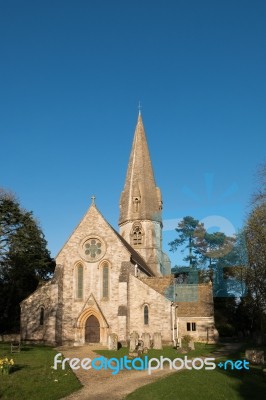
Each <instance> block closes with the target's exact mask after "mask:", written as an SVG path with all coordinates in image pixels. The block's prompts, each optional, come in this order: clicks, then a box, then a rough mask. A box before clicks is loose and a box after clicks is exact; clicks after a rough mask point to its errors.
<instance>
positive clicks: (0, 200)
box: [0, 190, 55, 332]
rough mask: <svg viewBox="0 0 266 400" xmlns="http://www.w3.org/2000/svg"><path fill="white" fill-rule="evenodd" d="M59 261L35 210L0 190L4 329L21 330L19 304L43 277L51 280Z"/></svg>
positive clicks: (0, 300) (0, 310)
mask: <svg viewBox="0 0 266 400" xmlns="http://www.w3.org/2000/svg"><path fill="white" fill-rule="evenodd" d="M54 267H55V263H54V261H53V260H52V258H51V257H50V253H49V251H48V250H47V242H46V240H45V238H44V234H43V232H42V230H41V228H40V227H39V225H38V223H37V222H36V220H35V219H34V217H33V215H32V213H31V212H28V211H26V210H23V209H22V208H21V207H20V205H19V203H18V201H17V200H16V199H15V197H14V196H12V195H10V194H9V193H7V192H4V191H3V190H2V191H1V192H0V290H1V296H0V329H1V331H2V332H3V331H15V330H19V315H20V308H19V303H20V302H21V301H22V300H23V299H24V298H25V297H27V296H28V295H29V294H31V293H32V292H33V291H34V290H35V289H36V288H37V286H38V284H39V282H40V281H41V280H47V279H49V278H50V277H51V274H52V273H53V271H54Z"/></svg>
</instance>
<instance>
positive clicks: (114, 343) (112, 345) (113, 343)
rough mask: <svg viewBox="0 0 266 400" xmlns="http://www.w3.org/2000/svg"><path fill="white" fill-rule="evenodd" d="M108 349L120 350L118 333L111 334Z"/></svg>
mask: <svg viewBox="0 0 266 400" xmlns="http://www.w3.org/2000/svg"><path fill="white" fill-rule="evenodd" d="M108 349H109V350H118V336H117V334H116V333H111V335H109V337H108Z"/></svg>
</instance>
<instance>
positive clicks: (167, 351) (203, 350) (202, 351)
mask: <svg viewBox="0 0 266 400" xmlns="http://www.w3.org/2000/svg"><path fill="white" fill-rule="evenodd" d="M218 347H219V348H220V347H221V346H218ZM218 347H217V345H215V344H204V343H195V350H192V351H190V352H189V353H187V354H186V355H187V356H188V357H190V358H192V357H199V356H204V355H206V354H209V353H210V352H212V351H214V350H216V349H217V348H218ZM95 353H97V354H100V355H102V356H104V357H106V358H112V357H115V358H122V357H123V356H128V348H126V347H121V348H120V349H119V350H118V351H112V350H95ZM147 356H148V357H149V358H160V356H164V357H168V358H170V360H173V359H174V358H177V357H178V358H183V357H184V354H178V353H177V351H176V350H175V349H173V347H170V346H169V347H164V348H163V350H154V349H151V350H149V352H148V354H147ZM142 357H143V356H142Z"/></svg>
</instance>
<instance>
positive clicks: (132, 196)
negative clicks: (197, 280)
mask: <svg viewBox="0 0 266 400" xmlns="http://www.w3.org/2000/svg"><path fill="white" fill-rule="evenodd" d="M119 227H120V234H121V235H122V236H123V237H124V239H125V240H126V241H127V242H128V243H130V244H131V246H132V247H133V248H134V249H135V250H136V251H138V252H139V253H140V254H141V256H142V257H143V258H144V260H145V261H146V263H147V264H148V265H149V267H150V268H151V269H152V271H153V272H154V275H155V276H160V275H162V268H163V266H162V264H163V253H162V197H161V191H160V189H159V188H158V187H157V186H156V183H155V179H154V174H153V168H152V164H151V159H150V154H149V149H148V144H147V140H146V135H145V130H144V126H143V121H142V116H141V113H140V112H139V115H138V121H137V126H136V129H135V135H134V139H133V144H132V149H131V154H130V158H129V163H128V168H127V175H126V181H125V186H124V190H123V192H122V194H121V198H120V218H119Z"/></svg>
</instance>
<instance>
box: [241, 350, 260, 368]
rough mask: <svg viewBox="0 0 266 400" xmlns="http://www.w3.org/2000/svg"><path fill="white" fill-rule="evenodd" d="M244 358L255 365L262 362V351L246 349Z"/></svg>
mask: <svg viewBox="0 0 266 400" xmlns="http://www.w3.org/2000/svg"><path fill="white" fill-rule="evenodd" d="M245 358H246V359H247V360H248V361H249V362H250V363H251V364H255V365H259V364H264V351H258V350H253V349H252V350H246V352H245Z"/></svg>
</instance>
